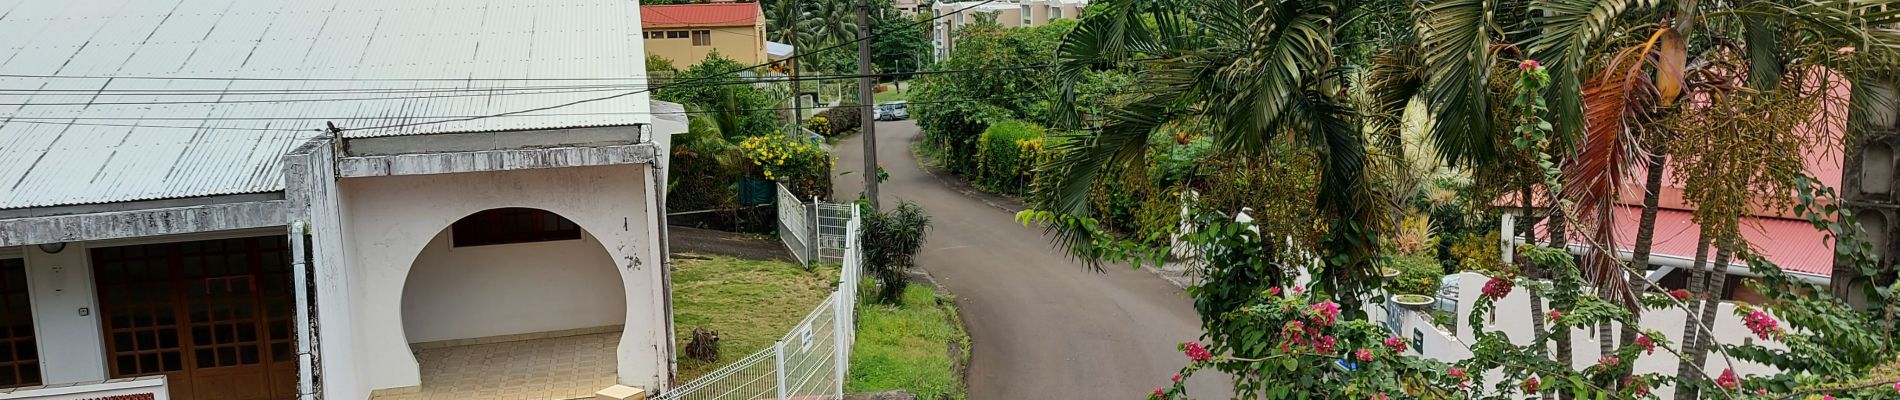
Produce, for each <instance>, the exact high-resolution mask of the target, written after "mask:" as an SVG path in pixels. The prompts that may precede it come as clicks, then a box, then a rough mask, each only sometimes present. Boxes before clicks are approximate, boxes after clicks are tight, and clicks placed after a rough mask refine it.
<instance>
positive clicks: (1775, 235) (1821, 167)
mask: <svg viewBox="0 0 1900 400" xmlns="http://www.w3.org/2000/svg"><path fill="white" fill-rule="evenodd" d="M1838 90H1846V89H1845V88H1842V89H1838ZM1840 98H1845V96H1841V97H1840ZM1829 107H1835V108H1840V107H1841V106H1840V105H1829ZM1835 112H1839V110H1836V111H1835ZM1842 115H1844V114H1842ZM1815 118H1816V121H1815V122H1816V124H1815V125H1810V126H1809V127H1804V128H1801V129H1813V128H1819V129H1828V130H1830V132H1832V133H1831V135H1827V137H1831V138H1832V139H1831V141H1835V142H1836V143H1830V145H1828V146H1818V147H1814V148H1809V149H1807V150H1806V153H1805V154H1804V156H1805V161H1804V165H1805V172H1806V173H1807V174H1808V175H1809V176H1813V177H1815V178H1816V179H1818V180H1819V182H1818V183H1820V184H1821V185H1825V186H1827V187H1830V188H1840V187H1842V186H1841V185H1842V180H1841V178H1842V162H1843V159H1842V154H1841V153H1842V149H1841V147H1839V146H1840V144H1839V143H1838V142H1837V141H1838V140H1839V138H1840V132H1842V131H1843V128H1842V127H1841V126H1840V121H1835V120H1821V119H1820V118H1822V114H1817V116H1816V117H1815ZM1646 175H1647V172H1645V171H1642V170H1640V168H1639V170H1638V171H1635V172H1633V173H1632V176H1633V179H1630V180H1628V181H1627V182H1626V183H1627V184H1629V185H1631V186H1630V187H1626V188H1624V189H1623V191H1622V192H1621V194H1620V196H1619V198H1618V199H1617V203H1616V205H1615V206H1614V207H1615V208H1614V209H1613V210H1612V212H1614V213H1615V217H1614V220H1615V229H1616V231H1615V232H1616V233H1615V239H1616V243H1615V247H1616V251H1617V255H1618V257H1619V258H1620V259H1622V260H1625V261H1627V260H1629V259H1630V255H1631V252H1632V251H1633V250H1634V249H1635V244H1636V231H1637V228H1638V227H1639V225H1640V222H1641V219H1642V210H1643V196H1644V193H1643V191H1642V185H1643V183H1644V182H1643V181H1644V180H1645V179H1646ZM1533 199H1534V200H1536V202H1538V203H1541V202H1542V201H1543V200H1542V198H1541V196H1533ZM1495 204H1496V205H1498V206H1500V207H1503V208H1505V209H1507V210H1508V211H1509V212H1510V213H1512V214H1516V215H1515V216H1513V218H1506V219H1505V221H1504V222H1503V223H1501V224H1500V227H1499V229H1500V230H1501V231H1503V232H1505V233H1507V234H1505V235H1503V237H1515V239H1514V242H1516V243H1522V242H1523V241H1524V236H1523V235H1524V232H1515V230H1516V229H1515V227H1514V225H1515V224H1514V223H1513V222H1510V221H1511V220H1512V219H1514V218H1521V216H1522V215H1525V213H1524V212H1523V210H1519V209H1517V207H1518V204H1517V200H1516V199H1515V197H1511V198H1509V199H1505V200H1501V201H1499V202H1497V203H1495ZM1657 205H1658V207H1657V212H1656V225H1655V231H1654V234H1655V239H1654V240H1653V241H1652V242H1651V250H1650V259H1649V265H1648V266H1645V269H1646V275H1645V278H1647V279H1648V280H1649V281H1651V282H1654V283H1655V284H1656V287H1660V288H1663V289H1680V288H1685V287H1687V286H1688V285H1687V280H1688V278H1689V277H1690V276H1691V267H1692V266H1693V265H1695V263H1694V261H1695V254H1696V245H1697V238H1698V237H1699V232H1700V230H1701V225H1698V224H1696V223H1695V221H1694V220H1693V213H1694V212H1695V211H1696V207H1695V205H1693V204H1690V203H1688V202H1687V201H1685V200H1684V198H1683V185H1682V184H1681V183H1679V182H1678V179H1677V178H1676V172H1675V171H1674V170H1673V169H1668V168H1665V169H1664V170H1663V186H1662V190H1661V192H1660V194H1659V196H1658V201H1657ZM1542 214H1543V210H1542V206H1541V205H1534V206H1533V209H1532V210H1531V215H1533V216H1534V217H1541V215H1542ZM1863 223H1864V224H1866V225H1868V229H1869V230H1872V231H1874V232H1876V235H1875V237H1874V238H1873V239H1872V240H1873V241H1875V242H1876V243H1878V242H1881V239H1880V237H1881V236H1883V235H1884V231H1885V229H1886V228H1885V221H1884V220H1883V219H1879V218H1877V217H1876V218H1866V219H1865V222H1863ZM1875 224H1878V227H1875ZM1578 230H1579V229H1578V228H1575V227H1572V228H1571V229H1569V232H1568V234H1567V236H1568V237H1569V238H1570V242H1571V243H1570V250H1571V251H1572V252H1574V253H1583V252H1585V251H1586V250H1587V249H1588V248H1587V246H1589V245H1588V244H1586V240H1585V239H1586V238H1585V236H1584V235H1588V234H1589V233H1588V232H1578ZM1535 231H1536V232H1537V238H1538V239H1539V240H1538V241H1539V243H1546V244H1547V243H1548V242H1549V241H1550V232H1549V231H1548V229H1547V228H1546V226H1545V225H1543V224H1542V222H1540V223H1539V225H1538V226H1537V228H1536V229H1535ZM1741 234H1742V238H1743V239H1744V240H1746V241H1747V243H1745V245H1747V246H1748V247H1749V248H1750V249H1752V251H1753V252H1754V253H1755V254H1757V255H1760V256H1762V258H1765V259H1767V260H1768V261H1770V262H1773V263H1774V264H1775V265H1777V266H1779V267H1781V269H1782V271H1783V272H1785V273H1787V274H1788V275H1789V276H1792V277H1794V278H1797V279H1800V280H1803V281H1806V282H1808V283H1813V284H1817V285H1822V286H1827V285H1829V284H1830V283H1831V277H1832V276H1833V275H1834V272H1835V266H1834V261H1835V260H1834V242H1833V241H1832V240H1831V239H1830V238H1828V237H1827V235H1826V234H1825V233H1824V232H1821V231H1819V230H1817V229H1815V228H1814V226H1813V225H1811V224H1809V223H1808V222H1807V220H1805V219H1801V218H1798V217H1797V216H1795V215H1794V214H1793V212H1792V211H1790V210H1773V209H1766V208H1763V207H1751V209H1750V210H1749V212H1748V214H1747V215H1744V216H1742V220H1741ZM1714 253H1715V251H1714V250H1713V249H1711V250H1709V254H1708V255H1707V257H1708V258H1709V260H1710V261H1709V262H1711V263H1712V262H1714V261H1713V260H1714V258H1715V255H1714ZM1717 270H1718V271H1720V272H1721V273H1723V274H1724V277H1723V278H1724V280H1723V284H1722V287H1720V288H1718V289H1717V294H1718V296H1720V298H1721V299H1722V300H1735V301H1744V302H1757V301H1760V300H1762V299H1763V297H1762V296H1761V294H1759V293H1755V292H1754V290H1752V289H1749V288H1748V287H1747V286H1746V285H1744V284H1743V282H1744V281H1746V280H1748V279H1753V277H1754V276H1755V274H1754V273H1753V272H1749V268H1748V264H1747V263H1746V262H1744V261H1743V260H1741V259H1732V260H1730V262H1729V265H1724V266H1719V267H1718V268H1717Z"/></svg>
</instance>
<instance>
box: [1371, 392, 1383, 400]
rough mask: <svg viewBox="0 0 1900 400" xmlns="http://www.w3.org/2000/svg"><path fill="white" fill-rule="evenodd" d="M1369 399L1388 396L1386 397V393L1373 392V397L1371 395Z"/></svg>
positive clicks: (1374, 399)
mask: <svg viewBox="0 0 1900 400" xmlns="http://www.w3.org/2000/svg"><path fill="white" fill-rule="evenodd" d="M1369 399H1371V400H1386V397H1385V393H1373V394H1372V397H1370V398H1369Z"/></svg>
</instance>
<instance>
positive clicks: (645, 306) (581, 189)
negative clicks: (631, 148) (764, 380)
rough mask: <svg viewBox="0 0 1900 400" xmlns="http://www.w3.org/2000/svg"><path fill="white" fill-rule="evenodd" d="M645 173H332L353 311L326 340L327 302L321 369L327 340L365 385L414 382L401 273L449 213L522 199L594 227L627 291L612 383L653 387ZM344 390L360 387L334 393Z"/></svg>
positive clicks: (609, 169) (657, 290) (657, 336)
mask: <svg viewBox="0 0 1900 400" xmlns="http://www.w3.org/2000/svg"><path fill="white" fill-rule="evenodd" d="M651 179H652V177H651V176H650V172H649V171H648V169H647V167H646V166H645V165H611V166H594V167H571V168H548V169H533V170H518V171H506V172H474V173H456V174H439V175H413V176H391V177H370V178H346V179H342V180H339V181H338V183H337V189H338V190H339V193H340V198H341V199H342V204H340V207H341V209H342V210H343V213H342V214H343V216H342V219H343V225H344V226H346V227H347V229H348V234H347V235H345V236H344V237H343V242H344V249H345V251H344V253H345V256H346V259H347V260H348V263H347V264H346V265H347V267H344V268H345V269H346V271H347V272H346V273H347V274H349V276H348V277H347V278H346V279H347V281H348V282H349V285H350V286H349V287H348V295H349V297H348V303H349V304H348V307H349V309H350V310H351V313H353V314H354V315H353V316H354V317H355V318H354V319H353V322H354V326H353V327H350V328H349V329H351V330H352V332H350V335H351V336H352V339H353V343H351V345H352V347H342V348H340V349H339V348H337V347H332V346H330V343H329V340H330V338H329V337H328V336H327V335H328V334H330V331H331V330H332V329H334V327H332V326H331V325H330V324H331V321H333V320H332V319H329V317H328V313H329V312H330V310H324V312H325V315H326V317H325V319H324V320H323V321H324V325H323V329H325V331H326V336H325V337H324V338H323V340H325V343H324V344H325V346H324V349H325V353H324V366H325V371H326V372H328V371H330V367H332V366H333V364H332V363H333V362H335V361H334V359H333V358H332V357H334V355H333V353H332V351H339V350H340V351H349V352H353V355H352V357H354V358H355V359H354V360H351V361H350V362H349V364H348V365H347V366H339V367H340V368H352V369H354V370H355V372H356V378H358V379H361V380H362V382H361V383H360V384H359V385H357V386H358V387H361V388H364V390H374V389H383V388H398V387H408V386H416V385H418V384H420V383H421V377H420V370H419V368H418V365H417V364H416V360H415V357H414V355H413V354H412V353H411V352H410V349H409V343H410V342H411V341H410V340H408V335H407V334H406V332H405V331H404V316H403V313H402V307H401V302H402V298H403V296H404V294H403V293H404V289H405V284H406V282H411V281H413V279H412V278H411V274H410V271H411V266H412V265H414V262H415V261H416V260H417V258H418V256H419V255H421V254H422V253H423V252H424V249H425V248H426V247H428V244H429V242H430V241H431V240H433V239H434V238H435V237H436V236H437V234H438V233H440V232H441V231H442V229H443V228H446V227H448V226H449V225H450V224H451V223H453V222H455V221H456V220H459V219H461V218H462V217H465V216H468V215H469V214H474V213H475V212H478V211H481V210H487V209H494V208H504V207H528V208H538V209H542V210H548V211H551V212H554V213H556V214H560V215H562V216H565V217H567V218H568V219H570V220H573V221H574V222H575V223H576V224H578V225H580V227H581V229H583V230H586V231H587V232H590V233H592V234H593V235H594V236H595V237H596V238H598V240H599V242H600V244H599V245H598V246H599V247H600V248H604V249H605V250H606V253H607V254H608V258H609V259H611V260H613V263H614V266H615V270H616V271H618V273H619V275H620V280H619V283H620V285H621V286H620V288H621V291H622V292H623V293H625V294H626V308H625V311H624V318H623V319H622V320H623V321H624V324H625V325H626V329H625V330H624V331H623V332H622V336H621V340H620V344H619V347H618V349H617V351H616V354H617V358H618V362H619V383H621V384H626V385H629V386H642V387H647V388H658V387H661V386H660V385H662V384H663V382H664V381H665V379H664V377H665V375H666V373H667V365H668V362H669V360H668V358H669V357H670V350H671V348H670V346H671V343H669V342H667V337H668V335H670V333H669V332H667V331H666V323H667V320H668V318H669V315H667V314H666V313H665V311H664V302H665V299H666V294H665V293H664V291H663V290H661V289H662V287H661V286H662V283H661V282H662V280H663V277H662V275H661V273H662V271H661V270H662V268H659V267H660V265H661V264H660V263H661V261H660V260H661V258H660V251H659V250H660V249H659V239H658V235H657V232H653V229H652V227H653V226H655V225H654V224H656V223H657V222H658V216H657V215H656V214H657V212H655V211H654V210H656V207H657V206H658V204H657V203H656V202H655V201H654V200H653V199H652V198H651V196H649V195H648V190H649V187H648V185H649V184H651V182H653V181H652V180H651ZM335 267H336V266H335V265H334V264H332V265H330V266H328V268H335ZM319 268H326V267H324V266H319ZM549 289H550V290H567V288H549ZM327 379H328V378H327V377H326V382H325V383H326V389H327V386H328V383H329V381H328V380H327ZM330 395H333V396H335V395H337V394H335V393H331V394H330ZM345 397H349V398H357V397H360V396H339V397H338V398H345Z"/></svg>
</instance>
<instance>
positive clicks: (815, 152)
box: [739, 135, 831, 198]
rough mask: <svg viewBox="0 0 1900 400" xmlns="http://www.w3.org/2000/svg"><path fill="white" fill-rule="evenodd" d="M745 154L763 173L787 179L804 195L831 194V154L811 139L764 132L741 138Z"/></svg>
mask: <svg viewBox="0 0 1900 400" xmlns="http://www.w3.org/2000/svg"><path fill="white" fill-rule="evenodd" d="M739 152H740V154H741V155H743V156H745V159H746V160H747V161H751V164H752V166H753V167H754V168H756V171H757V172H758V174H759V175H760V176H764V177H765V179H769V180H779V181H782V182H785V184H786V185H785V186H786V187H787V188H789V189H791V190H792V193H793V194H796V195H798V196H800V197H806V196H817V197H820V198H830V197H831V154H829V153H826V152H825V150H824V149H821V148H819V147H818V144H817V143H815V142H813V141H811V140H807V139H802V138H794V137H791V136H786V135H763V136H753V137H749V138H746V139H745V141H742V142H739Z"/></svg>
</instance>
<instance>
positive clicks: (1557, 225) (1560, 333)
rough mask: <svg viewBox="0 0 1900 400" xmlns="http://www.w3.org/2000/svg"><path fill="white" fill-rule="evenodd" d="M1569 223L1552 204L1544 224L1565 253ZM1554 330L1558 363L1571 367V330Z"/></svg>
mask: <svg viewBox="0 0 1900 400" xmlns="http://www.w3.org/2000/svg"><path fill="white" fill-rule="evenodd" d="M1552 195H1553V196H1552V198H1556V196H1555V193H1553V194H1552ZM1567 222H1568V219H1567V218H1564V215H1563V213H1562V212H1560V211H1559V210H1558V208H1557V205H1556V204H1552V205H1551V208H1550V219H1549V220H1547V221H1546V222H1544V223H1546V224H1550V246H1551V247H1555V248H1557V249H1559V250H1562V251H1564V252H1569V251H1570V237H1569V235H1568V234H1567V229H1565V227H1566V226H1569V225H1570V224H1568V223H1567ZM1545 272H1549V271H1545ZM1545 275H1546V277H1548V276H1549V274H1548V273H1547V274H1545ZM1532 301H1536V300H1532ZM1569 306H1570V305H1569V304H1551V307H1553V308H1564V307H1569ZM1531 317H1532V318H1537V319H1542V318H1544V316H1543V315H1532V316H1531ZM1553 322H1555V321H1553ZM1552 329H1557V331H1555V332H1551V334H1550V335H1551V338H1552V339H1553V340H1556V341H1557V362H1559V363H1562V364H1563V365H1570V364H1571V363H1573V362H1575V361H1573V360H1574V357H1571V356H1570V353H1571V348H1570V330H1569V329H1562V328H1556V327H1552ZM1557 395H1558V397H1559V398H1562V399H1564V400H1571V399H1572V398H1575V397H1576V394H1575V393H1574V392H1571V391H1568V390H1560V391H1558V392H1557Z"/></svg>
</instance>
